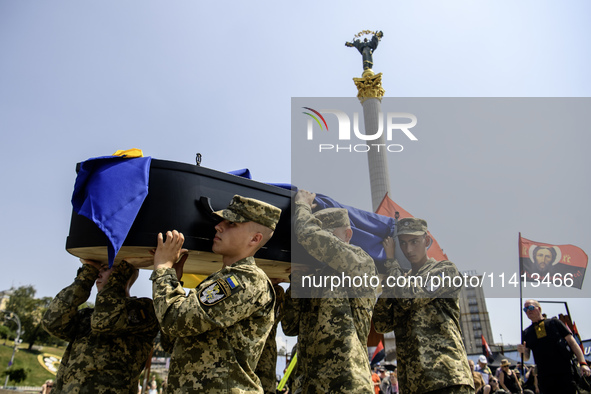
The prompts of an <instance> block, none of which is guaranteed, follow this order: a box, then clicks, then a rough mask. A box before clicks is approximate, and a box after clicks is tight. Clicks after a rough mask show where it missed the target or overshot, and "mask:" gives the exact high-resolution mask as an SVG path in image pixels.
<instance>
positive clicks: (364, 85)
mask: <svg viewBox="0 0 591 394" xmlns="http://www.w3.org/2000/svg"><path fill="white" fill-rule="evenodd" d="M368 34H373V37H372V39H371V41H369V40H368V39H367V38H365V39H364V41H361V40H359V39H356V40H354V41H353V42H347V43H345V45H346V46H348V47H355V48H357V49H358V50H359V52H360V53H361V55H362V56H363V74H362V76H361V78H353V81H354V82H355V86H357V92H358V93H357V98H358V99H359V101H360V102H361V106H362V107H363V123H364V126H365V128H364V131H365V134H366V135H374V134H376V132H377V131H378V129H379V127H380V121H381V122H382V133H381V135H380V137H379V138H378V139H376V140H373V141H371V142H369V141H368V145H370V146H371V149H370V150H369V151H368V152H367V160H368V164H369V181H370V186H371V201H372V209H373V211H374V212H375V211H376V209H378V206H379V205H380V203H381V202H382V200H383V199H384V196H385V195H386V193H390V176H389V173H388V158H387V156H386V153H387V151H386V140H385V138H384V134H385V133H384V118H383V115H382V97H384V93H385V90H384V88H383V87H382V73H378V74H375V73H374V72H373V70H372V67H373V52H374V51H375V49H376V48H377V46H378V43H379V41H380V39H381V38H382V36H383V34H382V32H381V31H380V32H377V33H373V32H371V31H368V30H364V31H362V32H360V33H358V34H357V35H356V36H355V37H360V36H362V35H368ZM373 145H377V146H373ZM378 147H379V149H378Z"/></svg>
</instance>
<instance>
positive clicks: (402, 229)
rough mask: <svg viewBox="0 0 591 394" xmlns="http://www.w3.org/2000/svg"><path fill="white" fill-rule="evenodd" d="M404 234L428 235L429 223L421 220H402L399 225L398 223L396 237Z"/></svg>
mask: <svg viewBox="0 0 591 394" xmlns="http://www.w3.org/2000/svg"><path fill="white" fill-rule="evenodd" d="M404 234H409V235H423V234H427V221H426V220H423V219H419V218H404V219H400V220H399V221H398V223H396V236H398V235H404Z"/></svg>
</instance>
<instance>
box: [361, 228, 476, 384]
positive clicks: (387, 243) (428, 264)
mask: <svg viewBox="0 0 591 394" xmlns="http://www.w3.org/2000/svg"><path fill="white" fill-rule="evenodd" d="M396 229H397V233H396V234H397V236H398V241H399V243H400V247H401V249H402V252H403V253H404V255H405V256H406V258H407V259H408V260H409V261H410V263H411V267H412V269H411V271H410V272H405V271H404V270H403V269H402V268H401V267H400V264H399V263H398V261H397V260H395V259H394V251H395V248H396V242H395V241H394V239H393V238H387V239H386V240H384V249H385V251H386V256H387V257H388V261H387V262H386V269H387V274H388V275H389V276H390V277H391V278H390V281H386V282H385V286H384V292H383V293H382V295H381V297H380V299H379V300H378V303H377V304H376V307H375V310H374V315H373V321H374V326H375V328H376V331H378V332H381V333H387V332H390V331H394V334H395V335H396V353H397V358H398V360H397V361H398V371H399V374H398V381H399V383H400V392H403V393H473V392H474V381H473V379H472V373H471V371H470V367H469V365H468V359H467V358H466V350H465V348H464V343H463V342H462V335H461V331H460V305H459V294H460V290H461V286H459V287H454V286H453V285H452V286H449V283H447V282H446V283H445V284H441V283H439V282H438V281H437V280H435V281H431V279H428V278H433V277H437V278H442V277H447V278H451V279H453V278H454V277H458V276H460V274H459V272H458V269H457V268H456V266H455V265H454V264H453V263H452V262H450V261H447V260H444V261H439V262H437V261H435V259H433V258H428V257H427V246H428V245H429V242H430V241H431V239H430V237H429V235H428V234H427V222H426V221H424V220H423V219H417V218H406V219H401V220H399V221H398V223H397V226H396ZM411 277H412V278H413V279H412V280H411ZM415 279H416V280H415ZM405 280H406V286H402V285H403V284H404V282H405ZM457 283H461V282H459V281H458V280H457V279H456V284H457ZM394 284H396V285H394Z"/></svg>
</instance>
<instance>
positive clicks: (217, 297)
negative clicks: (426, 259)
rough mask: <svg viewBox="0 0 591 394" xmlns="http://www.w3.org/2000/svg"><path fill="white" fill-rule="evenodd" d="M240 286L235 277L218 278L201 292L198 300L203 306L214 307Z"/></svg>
mask: <svg viewBox="0 0 591 394" xmlns="http://www.w3.org/2000/svg"><path fill="white" fill-rule="evenodd" d="M241 288H242V285H241V284H240V282H239V281H238V278H236V276H235V275H229V276H226V277H224V278H220V279H218V280H216V281H215V282H213V283H212V284H210V285H209V286H207V287H206V288H205V289H203V290H201V293H199V300H200V301H201V303H202V304H203V305H214V304H217V303H218V302H220V301H222V300H223V299H225V298H227V297H229V296H230V295H232V293H234V292H236V291H237V290H240V289H241Z"/></svg>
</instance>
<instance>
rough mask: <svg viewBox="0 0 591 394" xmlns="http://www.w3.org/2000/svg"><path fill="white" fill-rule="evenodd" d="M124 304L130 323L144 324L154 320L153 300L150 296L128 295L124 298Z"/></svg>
mask: <svg viewBox="0 0 591 394" xmlns="http://www.w3.org/2000/svg"><path fill="white" fill-rule="evenodd" d="M125 306H126V309H127V316H128V320H129V322H130V323H131V324H146V323H150V322H154V321H156V312H155V310H154V302H153V301H152V300H151V299H150V298H145V297H144V298H136V297H129V298H127V299H126V300H125Z"/></svg>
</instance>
